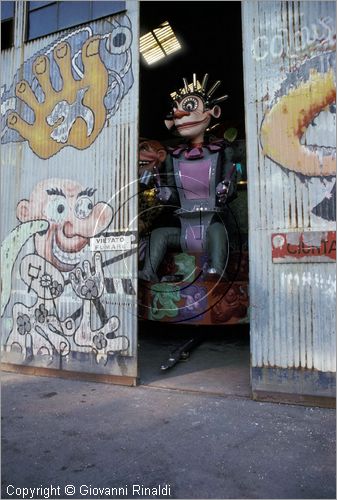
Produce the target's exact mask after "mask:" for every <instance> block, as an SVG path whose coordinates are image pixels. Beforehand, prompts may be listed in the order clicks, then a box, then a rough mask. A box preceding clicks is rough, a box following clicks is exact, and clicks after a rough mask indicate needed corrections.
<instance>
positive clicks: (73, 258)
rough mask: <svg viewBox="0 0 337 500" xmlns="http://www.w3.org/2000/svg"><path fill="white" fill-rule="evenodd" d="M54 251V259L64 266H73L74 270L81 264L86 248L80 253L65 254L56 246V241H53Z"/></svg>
mask: <svg viewBox="0 0 337 500" xmlns="http://www.w3.org/2000/svg"><path fill="white" fill-rule="evenodd" d="M52 249H53V255H54V257H55V258H56V259H57V260H58V261H59V262H61V263H62V264H66V265H67V266H73V267H74V268H75V267H76V266H77V265H78V264H79V263H80V261H81V259H82V258H83V257H84V253H85V247H84V248H82V250H80V251H79V252H64V251H63V250H61V248H60V247H59V246H58V245H57V244H56V241H55V240H54V241H53V247H52Z"/></svg>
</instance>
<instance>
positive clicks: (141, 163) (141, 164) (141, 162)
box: [139, 160, 151, 167]
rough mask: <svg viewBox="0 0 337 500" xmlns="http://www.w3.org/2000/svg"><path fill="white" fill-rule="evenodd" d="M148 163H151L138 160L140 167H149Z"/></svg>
mask: <svg viewBox="0 0 337 500" xmlns="http://www.w3.org/2000/svg"><path fill="white" fill-rule="evenodd" d="M149 163H151V162H150V161H149V160H139V166H140V167H145V166H146V165H149Z"/></svg>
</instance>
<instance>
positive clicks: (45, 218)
mask: <svg viewBox="0 0 337 500" xmlns="http://www.w3.org/2000/svg"><path fill="white" fill-rule="evenodd" d="M131 43H132V26H131V21H130V20H129V18H128V17H127V16H126V15H118V16H116V17H115V18H113V19H112V20H109V21H107V20H102V21H100V22H97V23H93V24H92V25H88V26H83V27H80V28H78V29H75V30H73V31H71V32H69V33H67V34H66V35H64V36H61V37H59V38H58V39H56V40H55V41H54V42H53V43H51V44H49V45H48V46H47V47H45V48H43V49H41V50H39V51H37V52H36V53H35V54H34V55H33V56H32V57H30V58H29V59H27V60H25V61H24V63H23V64H22V65H21V66H20V67H19V68H18V69H17V71H16V72H15V74H14V76H13V77H12V78H11V77H10V76H8V78H9V81H10V83H9V84H8V83H7V84H5V85H3V86H2V88H1V100H2V104H1V125H2V131H1V142H2V144H4V145H8V149H7V147H5V149H6V151H9V152H11V151H12V149H13V150H15V145H16V144H18V143H20V142H21V143H23V146H24V148H23V152H24V153H25V152H26V151H27V150H28V148H30V150H31V151H32V152H33V153H34V154H35V155H36V165H34V164H32V170H33V168H34V166H36V169H35V170H34V172H33V171H32V182H31V183H30V182H28V183H27V185H28V186H32V187H29V188H27V192H25V194H24V196H22V195H21V198H22V199H20V195H18V199H16V200H15V199H14V200H13V201H12V200H11V201H10V203H14V204H16V219H17V221H18V224H17V226H16V227H14V226H15V223H14V224H13V222H11V223H10V225H9V228H6V233H5V237H4V239H3V241H2V245H1V262H2V269H1V281H2V292H1V316H2V318H3V328H2V349H3V351H4V352H5V353H6V361H7V360H9V362H15V363H19V364H21V363H23V364H29V363H33V364H35V365H36V366H41V365H42V366H50V367H58V368H62V367H65V365H66V364H67V363H68V365H69V369H73V368H74V369H75V370H77V369H80V368H79V366H80V365H79V362H81V361H83V359H85V360H86V361H88V363H89V364H87V365H86V366H87V368H85V369H86V370H87V371H94V372H98V373H99V372H100V366H99V365H102V367H106V366H107V365H108V366H112V364H113V363H114V362H117V364H118V367H119V369H118V371H119V372H121V373H122V374H126V373H127V368H126V364H125V363H126V361H125V359H126V357H127V356H128V357H130V358H131V357H132V353H133V350H134V349H133V346H132V338H131V332H130V331H128V328H127V325H125V324H124V319H122V317H123V318H124V316H123V314H124V312H123V311H122V310H123V308H125V309H129V308H130V306H132V305H133V304H134V302H135V296H136V289H137V287H136V283H135V279H134V278H132V277H130V273H129V272H127V271H125V273H124V270H123V266H122V265H119V264H118V263H123V264H124V263H125V269H126V270H128V269H129V268H130V267H131V260H132V259H134V256H133V255H134V254H135V253H136V252H137V232H136V231H128V232H127V238H126V239H127V240H128V242H129V248H128V249H126V250H125V249H123V248H121V249H120V248H115V247H112V248H110V247H109V248H107V249H105V248H98V249H94V248H93V246H92V245H91V242H92V241H93V240H95V237H98V236H100V237H104V238H112V239H113V238H114V236H113V235H114V231H112V229H111V228H112V227H113V225H112V222H113V220H114V213H115V211H116V210H117V208H116V207H112V205H111V201H110V202H107V201H104V200H101V199H99V194H98V192H97V189H96V186H95V185H89V186H88V183H89V184H91V182H90V181H89V180H88V178H90V179H94V178H95V177H94V176H92V175H88V172H86V171H83V172H81V167H79V168H78V166H77V165H76V167H74V166H72V170H73V171H72V173H71V174H69V177H75V179H77V180H74V179H70V178H68V175H67V174H64V175H62V174H59V175H58V174H56V175H52V176H51V174H50V172H51V171H53V165H54V164H53V163H51V162H53V158H52V157H53V156H54V155H56V154H57V153H58V152H59V151H61V150H62V149H63V148H67V147H72V148H75V149H77V150H84V149H86V148H89V147H90V146H92V145H94V143H95V141H96V139H97V138H98V137H99V135H100V133H101V131H102V130H103V128H104V127H105V126H106V125H107V124H108V120H110V119H111V118H112V117H113V116H114V115H115V114H116V112H117V111H118V110H119V109H120V107H121V103H122V101H123V99H124V97H125V96H126V95H127V94H128V93H129V91H130V89H131V88H132V86H133V83H134V78H133V71H132V57H131ZM11 148H12V149H11ZM26 148H27V150H26ZM23 158H24V159H25V155H24V156H23ZM16 167H18V168H16ZM9 168H13V173H15V175H21V176H22V175H23V176H24V175H27V173H22V172H23V170H22V172H21V170H20V171H19V169H20V168H22V166H21V165H16V164H14V165H11V163H10V162H8V164H7V163H6V164H5V165H4V170H3V172H4V174H3V176H5V174H6V172H8V171H9ZM44 168H45V172H46V173H45V174H44ZM62 168H63V166H62ZM62 168H61V170H62ZM59 169H60V167H56V169H55V170H56V171H58V170H59ZM75 170H76V171H75ZM18 171H19V173H18ZM63 171H65V169H63ZM28 172H30V171H28ZM6 175H7V174H6ZM28 175H30V173H28ZM35 178H36V181H34V179H35ZM6 179H7V181H8V183H9V184H10V185H12V184H11V183H12V177H10V178H7V177H6ZM19 180H20V181H21V180H23V185H25V184H26V183H25V182H24V181H25V180H27V179H21V178H20V179H19ZM13 182H15V183H16V184H15V189H16V188H17V184H18V179H17V178H16V180H15V181H13ZM92 183H93V184H95V182H94V181H93V182H92ZM8 188H9V189H10V187H9V186H8ZM115 188H116V186H115ZM6 189H7V188H6ZM16 191H17V190H16ZM29 191H30V192H29ZM19 192H21V191H19ZM111 199H115V198H114V196H112V198H111ZM11 206H12V207H13V205H11ZM14 206H15V205H14ZM6 210H7V208H6ZM12 210H13V209H12ZM9 220H11V219H9ZM12 224H13V228H12V230H11V226H12ZM123 231H124V233H125V231H126V230H123ZM124 233H123V234H124ZM125 234H126V233H125ZM102 235H103V236H102ZM111 235H112V236H111ZM98 247H99V244H98ZM128 259H131V260H128ZM7 353H9V354H8V355H7ZM13 356H14V357H13ZM81 356H82V357H81ZM13 360H14V361H13ZM3 361H5V360H4V359H3ZM109 361H111V363H110V364H109ZM90 367H91V368H90ZM105 370H106V369H105ZM105 372H106V371H105Z"/></svg>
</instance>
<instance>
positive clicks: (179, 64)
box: [140, 1, 245, 140]
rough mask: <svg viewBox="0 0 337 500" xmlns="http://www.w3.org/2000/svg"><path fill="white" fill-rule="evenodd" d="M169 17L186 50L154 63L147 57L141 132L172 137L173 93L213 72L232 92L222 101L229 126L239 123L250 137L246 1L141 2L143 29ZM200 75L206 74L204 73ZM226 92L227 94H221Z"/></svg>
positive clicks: (240, 136)
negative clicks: (246, 109)
mask: <svg viewBox="0 0 337 500" xmlns="http://www.w3.org/2000/svg"><path fill="white" fill-rule="evenodd" d="M165 21H169V23H170V25H171V27H172V29H173V31H174V33H175V34H176V37H177V38H178V40H179V42H180V44H181V50H178V51H177V52H174V53H173V54H171V55H169V56H167V57H165V58H163V59H161V60H160V61H159V62H158V63H154V64H153V65H151V66H149V65H148V64H147V63H145V62H144V60H143V58H142V57H141V70H140V133H141V135H143V136H144V137H156V138H157V139H158V140H161V139H162V140H165V139H166V140H167V139H168V137H169V132H168V131H167V129H166V127H165V125H164V117H165V115H166V114H167V112H168V110H169V107H168V104H169V99H168V97H169V94H170V92H172V91H174V90H176V89H177V88H178V87H180V86H182V78H183V77H185V78H187V80H188V81H189V82H190V81H191V80H192V74H193V73H196V74H197V76H198V77H199V78H200V79H201V78H202V77H203V75H204V74H205V73H209V75H210V80H211V81H212V82H214V81H216V80H221V81H222V85H221V91H222V93H223V94H228V96H229V98H228V100H227V101H226V102H225V103H224V104H223V105H222V114H223V119H222V120H221V122H222V123H223V124H224V126H227V125H228V126H231V127H237V129H238V131H239V134H238V139H244V137H245V127H244V100H243V95H244V94H243V68H242V30H241V2H212V1H211V2H206V1H202V2H184V1H183V2H181V1H179V2H176V1H175V2H161V1H160V2H159V1H158V2H152V1H151V2H146V1H142V2H141V3H140V35H141V36H142V35H144V34H145V33H148V32H149V31H151V30H153V29H155V28H157V27H158V26H159V25H160V24H161V23H163V22H165ZM199 75H200V76H199ZM221 95H222V94H221Z"/></svg>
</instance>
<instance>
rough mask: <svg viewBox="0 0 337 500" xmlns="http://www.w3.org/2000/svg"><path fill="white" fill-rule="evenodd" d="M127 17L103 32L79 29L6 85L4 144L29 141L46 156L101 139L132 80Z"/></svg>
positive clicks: (37, 56)
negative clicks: (103, 130) (108, 120)
mask: <svg viewBox="0 0 337 500" xmlns="http://www.w3.org/2000/svg"><path fill="white" fill-rule="evenodd" d="M122 20H123V23H121V22H117V21H116V20H114V21H113V22H111V23H110V22H105V23H104V24H103V25H102V26H101V29H102V28H104V32H102V33H98V32H95V30H94V28H93V27H91V26H86V27H83V28H80V29H77V30H76V31H75V32H73V33H70V34H68V35H66V36H64V37H63V38H61V39H59V40H57V41H56V42H55V43H54V44H53V45H51V46H49V47H47V48H46V49H44V50H42V51H40V52H39V53H37V54H36V55H35V56H33V57H32V58H31V59H29V60H27V61H26V62H25V63H24V64H23V66H22V67H21V68H20V69H19V70H18V71H17V73H16V75H15V76H14V79H13V83H12V85H11V87H10V88H9V89H8V90H7V89H6V87H5V86H4V87H2V89H1V93H2V104H3V106H2V143H7V142H12V141H22V140H24V141H27V142H28V144H29V146H30V148H31V149H32V151H33V152H34V153H35V154H36V155H37V156H39V157H40V158H42V159H47V158H50V157H51V156H53V155H54V154H56V153H58V152H59V151H60V150H61V149H62V148H64V147H66V146H72V147H74V148H77V149H86V148H88V147H89V146H90V145H91V144H92V143H93V142H94V141H95V140H96V138H97V137H98V135H99V133H100V132H101V130H102V128H103V127H104V125H105V123H106V120H107V119H108V118H109V117H110V116H112V115H113V114H114V113H115V112H116V111H117V109H118V108H119V105H120V103H121V101H122V99H123V97H124V96H125V95H126V94H127V93H128V91H129V89H130V88H131V86H132V84H133V75H132V68H131V48H130V46H131V42H132V32H131V23H130V21H129V19H128V18H127V16H124V17H123V18H122ZM97 29H98V28H96V30H97Z"/></svg>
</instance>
